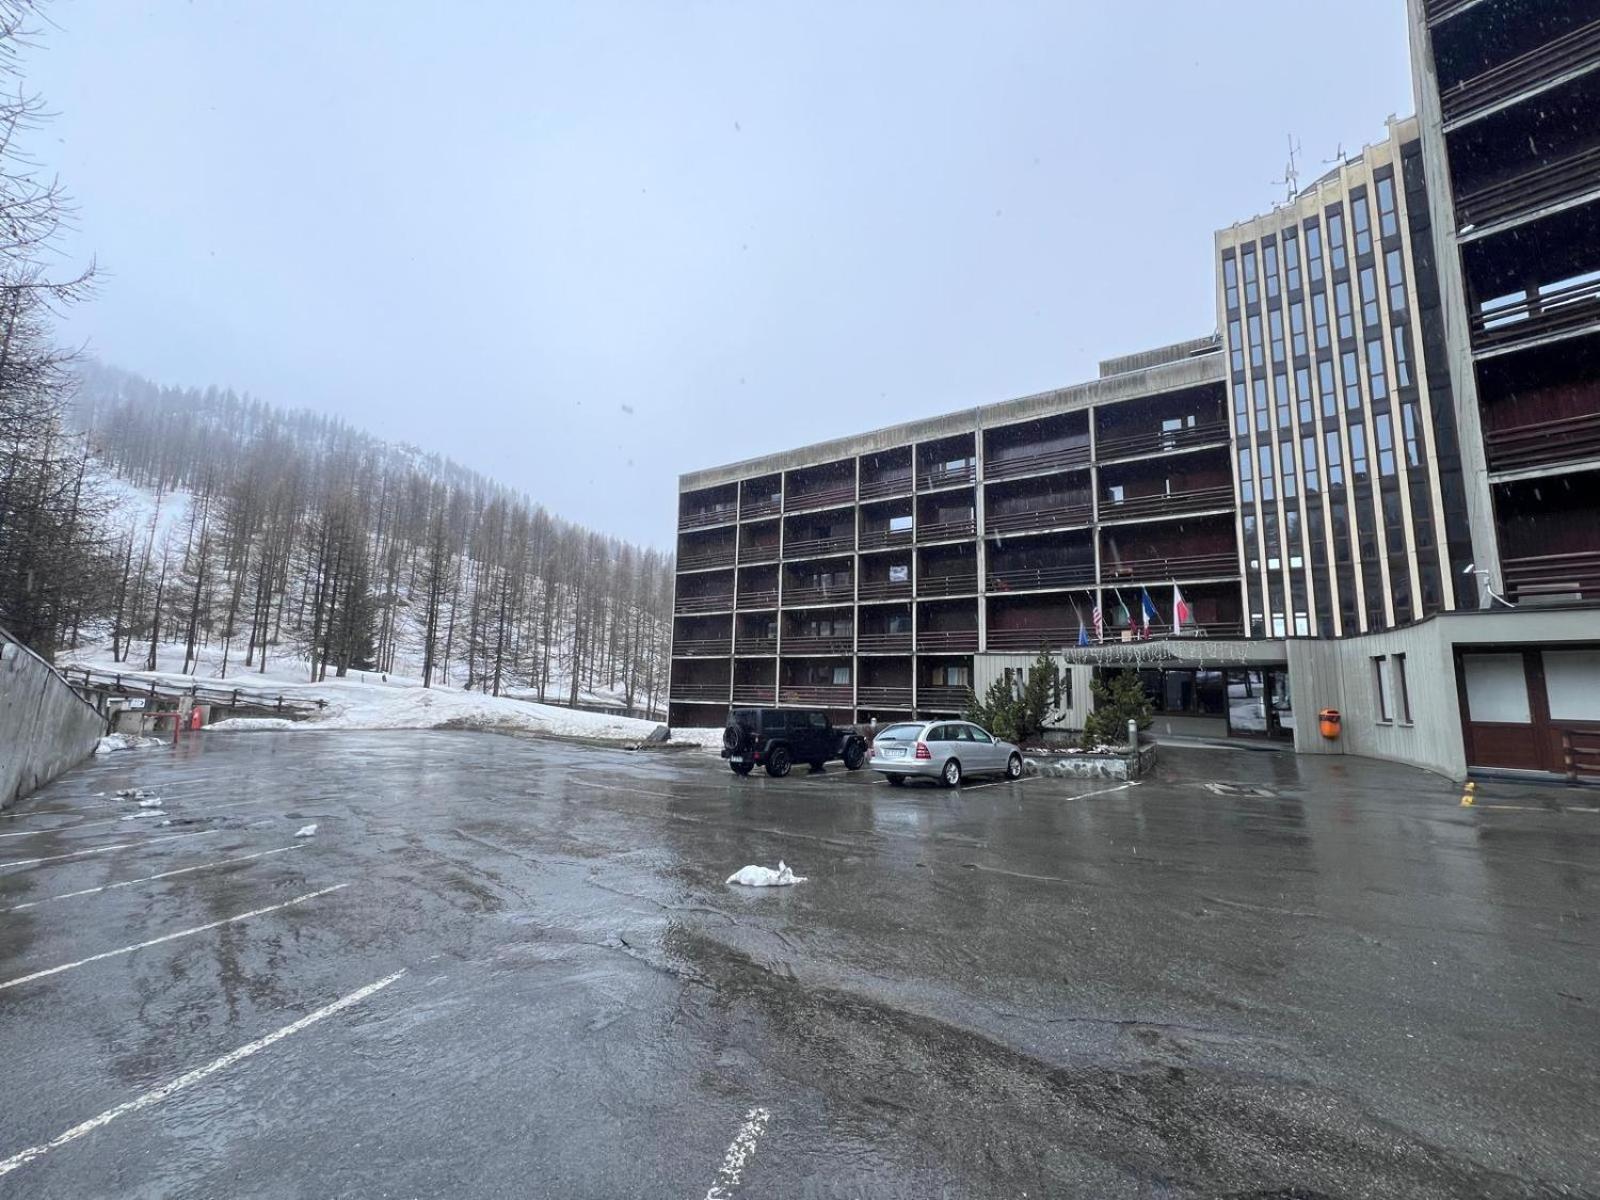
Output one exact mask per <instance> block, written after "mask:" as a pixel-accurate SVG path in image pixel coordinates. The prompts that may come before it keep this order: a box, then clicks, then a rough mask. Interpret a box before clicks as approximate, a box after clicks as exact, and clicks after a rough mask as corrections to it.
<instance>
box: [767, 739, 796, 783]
mask: <svg viewBox="0 0 1600 1200" xmlns="http://www.w3.org/2000/svg"><path fill="white" fill-rule="evenodd" d="M790 763H791V760H790V758H789V751H788V750H787V749H786V748H785V747H783V746H779V747H777V748H776V749H775V750H773V752H772V753H771V754H769V755H767V774H768V775H771V776H772V777H773V778H774V779H782V778H783V777H784V776H785V775H787V774H788V773H789V766H790Z"/></svg>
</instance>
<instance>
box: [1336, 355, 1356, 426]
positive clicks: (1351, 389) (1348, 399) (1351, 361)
mask: <svg viewBox="0 0 1600 1200" xmlns="http://www.w3.org/2000/svg"><path fill="white" fill-rule="evenodd" d="M1339 361H1340V362H1341V363H1343V364H1344V406H1345V408H1346V409H1348V410H1350V411H1351V412H1360V411H1361V374H1360V370H1359V366H1360V364H1359V363H1358V362H1357V361H1356V352H1355V351H1354V350H1346V351H1345V352H1344V354H1343V355H1341V356H1340V360H1339Z"/></svg>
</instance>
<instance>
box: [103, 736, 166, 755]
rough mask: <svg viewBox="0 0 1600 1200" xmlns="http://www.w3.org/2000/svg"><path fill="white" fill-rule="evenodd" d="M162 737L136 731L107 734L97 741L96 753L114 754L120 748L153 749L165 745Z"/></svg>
mask: <svg viewBox="0 0 1600 1200" xmlns="http://www.w3.org/2000/svg"><path fill="white" fill-rule="evenodd" d="M165 745H166V743H165V742H164V741H162V740H161V739H160V738H153V737H152V738H147V737H140V736H139V735H138V734H136V733H112V734H107V735H106V736H105V737H103V738H101V739H100V740H99V741H98V742H96V743H95V746H94V752H95V753H96V754H114V753H116V752H117V751H118V750H153V749H155V748H156V747H157V746H165Z"/></svg>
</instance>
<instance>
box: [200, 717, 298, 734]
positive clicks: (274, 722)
mask: <svg viewBox="0 0 1600 1200" xmlns="http://www.w3.org/2000/svg"><path fill="white" fill-rule="evenodd" d="M298 724H299V722H298V721H291V720H289V719H288V718H287V717H229V718H227V719H226V720H223V721H213V722H211V724H209V725H207V726H206V728H207V729H208V730H213V731H216V730H220V731H222V732H224V733H248V732H250V731H252V730H262V729H293V728H294V727H295V726H296V725H298Z"/></svg>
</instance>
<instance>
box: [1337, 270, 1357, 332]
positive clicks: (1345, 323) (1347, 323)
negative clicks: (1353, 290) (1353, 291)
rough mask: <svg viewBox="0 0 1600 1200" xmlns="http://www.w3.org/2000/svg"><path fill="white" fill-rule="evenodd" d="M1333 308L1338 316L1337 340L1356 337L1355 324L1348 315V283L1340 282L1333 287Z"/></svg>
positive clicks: (1346, 281) (1345, 281)
mask: <svg viewBox="0 0 1600 1200" xmlns="http://www.w3.org/2000/svg"><path fill="white" fill-rule="evenodd" d="M1333 307H1334V309H1335V311H1337V312H1338V314H1339V338H1340V340H1341V341H1342V340H1344V339H1346V338H1353V337H1355V335H1356V323H1355V320H1354V318H1353V317H1352V316H1351V313H1350V283H1349V281H1348V280H1341V281H1340V282H1339V283H1336V284H1334V285H1333Z"/></svg>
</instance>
